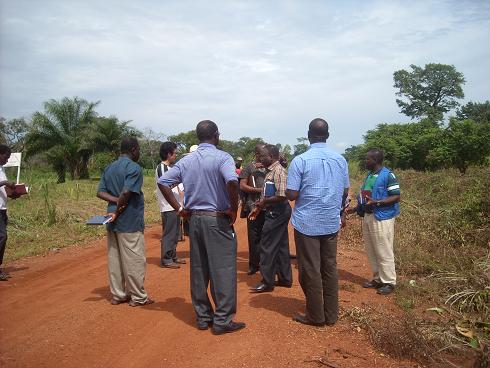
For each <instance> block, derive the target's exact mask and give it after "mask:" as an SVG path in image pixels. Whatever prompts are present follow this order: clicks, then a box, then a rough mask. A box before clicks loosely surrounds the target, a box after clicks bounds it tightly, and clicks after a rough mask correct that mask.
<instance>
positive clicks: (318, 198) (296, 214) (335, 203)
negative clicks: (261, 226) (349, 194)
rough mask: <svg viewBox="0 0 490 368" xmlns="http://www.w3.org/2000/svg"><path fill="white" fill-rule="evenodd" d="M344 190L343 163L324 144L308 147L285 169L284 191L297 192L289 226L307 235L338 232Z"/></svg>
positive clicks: (345, 174)
mask: <svg viewBox="0 0 490 368" xmlns="http://www.w3.org/2000/svg"><path fill="white" fill-rule="evenodd" d="M345 188H349V169H348V166H347V161H345V159H344V158H343V157H342V156H341V155H340V154H338V153H336V152H333V151H331V150H329V149H328V148H327V144H326V143H314V144H312V145H310V147H309V149H308V151H306V152H305V153H303V154H301V155H299V156H296V157H295V158H294V159H293V161H292V162H291V165H290V166H289V170H288V183H287V189H291V190H295V191H298V192H299V195H298V198H297V199H296V203H295V205H294V210H293V215H292V217H291V223H292V225H293V227H294V228H295V229H296V230H298V231H299V232H300V233H302V234H305V235H309V236H319V235H327V234H333V233H336V232H337V231H339V228H340V210H341V208H342V194H343V193H344V189H345Z"/></svg>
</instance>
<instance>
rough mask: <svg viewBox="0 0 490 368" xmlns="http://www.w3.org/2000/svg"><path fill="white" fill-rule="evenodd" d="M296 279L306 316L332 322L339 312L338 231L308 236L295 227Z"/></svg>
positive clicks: (319, 321)
mask: <svg viewBox="0 0 490 368" xmlns="http://www.w3.org/2000/svg"><path fill="white" fill-rule="evenodd" d="M294 241H295V243H296V254H297V257H298V272H299V283H300V285H301V288H302V289H303V293H304V294H305V297H306V317H307V318H308V319H309V320H310V321H312V322H316V323H323V322H326V323H328V324H334V323H335V322H336V321H337V319H338V313H339V276H338V273H337V233H334V234H329V235H322V236H308V235H305V234H302V233H300V232H299V231H297V230H294Z"/></svg>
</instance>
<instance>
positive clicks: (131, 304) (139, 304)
mask: <svg viewBox="0 0 490 368" xmlns="http://www.w3.org/2000/svg"><path fill="white" fill-rule="evenodd" d="M153 303H155V301H154V300H153V299H150V298H147V299H146V300H145V301H144V302H143V303H137V302H135V301H134V300H131V301H130V302H129V306H130V307H141V306H143V305H148V304H153Z"/></svg>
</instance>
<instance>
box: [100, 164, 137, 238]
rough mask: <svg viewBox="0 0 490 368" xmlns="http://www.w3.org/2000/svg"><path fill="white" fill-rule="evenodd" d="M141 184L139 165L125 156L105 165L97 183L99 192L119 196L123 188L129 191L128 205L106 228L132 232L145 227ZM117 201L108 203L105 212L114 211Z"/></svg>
mask: <svg viewBox="0 0 490 368" xmlns="http://www.w3.org/2000/svg"><path fill="white" fill-rule="evenodd" d="M142 186H143V172H142V170H141V167H140V165H138V164H137V163H136V162H134V161H133V160H131V159H130V158H129V157H127V156H121V157H119V159H117V160H116V161H114V162H113V163H111V164H110V165H109V166H107V167H106V169H105V170H104V173H103V174H102V177H101V178H100V183H99V192H105V193H109V194H111V195H113V196H114V197H119V196H120V195H121V193H122V192H123V191H124V190H128V191H130V192H131V197H130V198H129V202H128V206H127V207H126V209H125V210H124V211H123V212H122V213H121V214H120V215H119V216H118V217H117V218H116V221H114V222H112V223H109V224H107V230H111V231H115V232H120V233H134V232H137V231H143V229H144V228H145V221H144V212H145V200H144V197H143V192H142V190H141V187H142ZM116 208H117V203H109V204H108V206H107V212H112V213H113V212H115V211H116Z"/></svg>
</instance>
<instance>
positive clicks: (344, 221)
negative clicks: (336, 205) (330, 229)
mask: <svg viewBox="0 0 490 368" xmlns="http://www.w3.org/2000/svg"><path fill="white" fill-rule="evenodd" d="M346 216H347V214H346V213H345V211H344V212H343V213H342V216H340V227H341V228H342V229H343V228H344V227H345V226H346V225H347V220H346Z"/></svg>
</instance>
